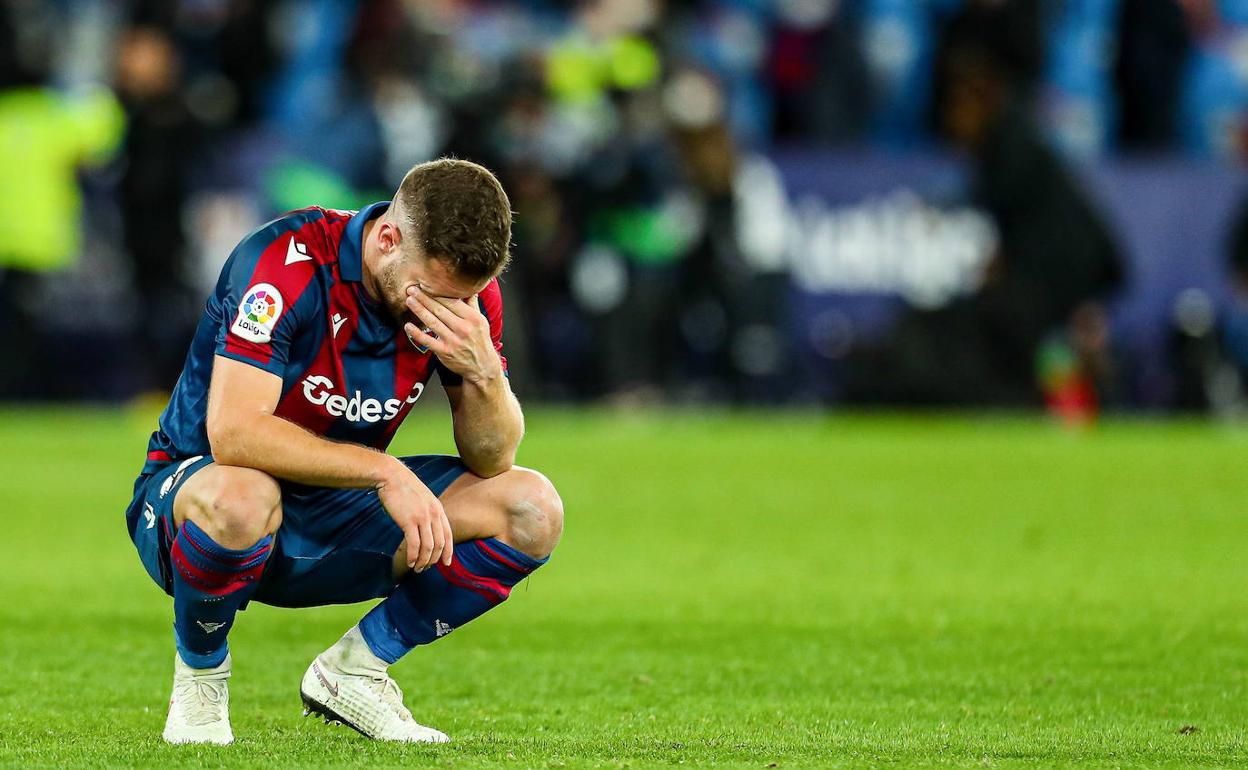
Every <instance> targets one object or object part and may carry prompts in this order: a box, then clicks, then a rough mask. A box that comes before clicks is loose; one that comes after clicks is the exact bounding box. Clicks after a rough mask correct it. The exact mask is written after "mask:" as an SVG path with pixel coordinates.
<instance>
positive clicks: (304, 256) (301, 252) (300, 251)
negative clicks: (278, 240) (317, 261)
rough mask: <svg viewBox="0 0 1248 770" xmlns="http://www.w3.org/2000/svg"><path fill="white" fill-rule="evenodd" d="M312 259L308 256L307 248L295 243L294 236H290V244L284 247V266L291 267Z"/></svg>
mask: <svg viewBox="0 0 1248 770" xmlns="http://www.w3.org/2000/svg"><path fill="white" fill-rule="evenodd" d="M311 261H312V257H310V256H309V255H308V247H307V246H304V245H303V244H302V243H296V242H295V236H293V235H292V236H290V243H289V244H288V245H287V246H286V264H288V265H293V264H295V263H296V262H311Z"/></svg>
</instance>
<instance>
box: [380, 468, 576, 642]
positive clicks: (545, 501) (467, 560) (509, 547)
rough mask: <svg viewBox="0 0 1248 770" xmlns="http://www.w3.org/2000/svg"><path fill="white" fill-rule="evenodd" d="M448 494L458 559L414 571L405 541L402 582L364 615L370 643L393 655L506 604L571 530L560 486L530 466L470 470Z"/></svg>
mask: <svg viewBox="0 0 1248 770" xmlns="http://www.w3.org/2000/svg"><path fill="white" fill-rule="evenodd" d="M440 499H441V500H442V504H443V505H444V506H445V508H446V515H447V518H449V519H450V521H451V529H452V531H453V533H454V535H455V556H454V558H453V559H452V561H451V565H450V566H449V567H447V566H444V565H442V564H437V565H435V566H434V567H431V568H429V569H427V570H425V571H423V572H419V573H413V572H411V571H410V570H408V569H407V565H406V561H405V560H406V555H405V554H406V543H404V544H403V545H400V546H399V550H398V552H397V553H396V554H395V565H396V568H397V569H399V570H401V574H403V577H402V579H401V580H400V582H399V585H398V587H397V588H396V589H395V591H394V593H393V594H391V595H390V597H389V598H387V599H386V600H385V601H384V602H382V603H381V604H378V605H377V606H376V607H374V608H373V610H372V611H371V612H369V613H368V615H366V616H364V619H363V620H362V621H360V631H361V632H362V634H363V637H364V641H365V642H366V643H367V644H368V646H369V649H370V650H372V651H373V653H374V654H375V655H377V657H379V658H381V659H382V660H384V661H386V662H387V663H394V662H396V661H398V659H399V658H401V657H402V656H403V655H405V654H407V653H408V652H409V651H410V650H412V649H413V648H414V647H417V646H418V645H422V644H429V643H430V642H433V641H435V640H437V639H439V638H441V637H442V636H445V635H446V634H448V633H450V632H451V631H453V630H454V629H456V628H459V627H460V626H462V625H464V624H465V623H467V622H468V621H470V620H472V619H474V618H476V617H479V616H480V615H482V614H484V613H485V612H486V611H488V610H489V609H491V608H492V607H495V606H497V605H499V604H501V603H502V602H503V601H504V600H506V599H507V597H508V596H509V595H510V593H511V589H512V588H513V587H514V586H515V585H516V584H517V583H519V582H520V581H521V580H524V578H525V577H527V576H528V575H529V573H531V572H533V570H535V569H537V568H538V567H540V566H542V565H543V564H545V563H546V560H547V559H548V558H549V557H550V554H551V552H552V551H554V549H555V546H556V545H557V544H558V542H559V536H560V535H561V534H562V533H563V503H562V501H561V500H560V499H559V493H558V492H556V491H555V488H554V486H553V485H552V484H551V483H550V481H548V480H547V479H546V477H545V476H543V475H542V474H540V473H538V472H536V471H532V470H528V469H527V468H515V469H512V470H510V471H508V472H506V473H504V474H502V475H499V476H496V477H494V478H492V479H481V478H479V477H477V476H474V475H472V474H467V473H466V474H464V475H463V476H460V477H459V478H458V479H456V480H455V482H454V483H452V484H451V486H450V487H449V488H448V489H447V490H446V492H445V493H444V494H443V496H442V497H441V498H440Z"/></svg>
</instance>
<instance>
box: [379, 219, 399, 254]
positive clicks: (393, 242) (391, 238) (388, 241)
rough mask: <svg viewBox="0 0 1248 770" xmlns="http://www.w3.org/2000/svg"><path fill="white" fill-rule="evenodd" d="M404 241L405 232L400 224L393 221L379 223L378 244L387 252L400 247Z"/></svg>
mask: <svg viewBox="0 0 1248 770" xmlns="http://www.w3.org/2000/svg"><path fill="white" fill-rule="evenodd" d="M402 242H403V234H402V233H401V232H399V226H398V225H396V224H395V223H393V222H385V221H383V222H381V223H380V224H378V225H377V245H378V246H380V247H381V250H382V251H383V252H385V253H387V254H389V253H390V252H391V251H394V250H395V249H397V248H399V245H400V244H402Z"/></svg>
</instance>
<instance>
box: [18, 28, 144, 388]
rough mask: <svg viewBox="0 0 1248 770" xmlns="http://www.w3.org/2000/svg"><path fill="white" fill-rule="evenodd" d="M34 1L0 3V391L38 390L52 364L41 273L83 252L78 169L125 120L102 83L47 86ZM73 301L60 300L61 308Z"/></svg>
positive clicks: (47, 39)
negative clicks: (68, 88)
mask: <svg viewBox="0 0 1248 770" xmlns="http://www.w3.org/2000/svg"><path fill="white" fill-rule="evenodd" d="M44 11H45V9H43V8H41V7H39V6H38V5H36V4H32V3H12V4H5V5H3V6H0V205H2V206H4V210H5V211H8V212H20V213H11V214H10V215H9V216H6V217H5V219H4V224H3V225H0V347H2V348H3V350H4V351H5V365H4V366H3V367H0V396H2V397H38V396H40V395H43V394H44V393H45V392H46V391H45V389H44V387H43V386H44V384H45V380H46V378H47V376H48V372H49V371H50V370H51V367H50V365H49V363H48V361H49V358H48V356H47V351H48V349H49V347H50V346H51V345H52V342H51V340H50V339H48V336H47V335H46V333H45V329H44V326H43V324H44V322H46V321H47V320H48V312H47V308H46V307H43V306H42V303H41V301H40V299H41V296H42V292H41V286H40V279H42V278H44V277H46V276H49V275H53V274H56V273H57V272H60V271H64V270H66V269H67V268H69V267H70V266H71V265H73V264H74V262H75V261H76V260H77V258H78V256H79V254H80V252H81V250H82V222H81V215H82V208H81V196H80V193H79V189H78V182H77V179H76V174H77V171H78V169H79V167H80V166H82V165H83V164H86V163H91V164H97V165H98V164H100V163H102V162H103V161H105V160H107V158H108V156H109V155H110V154H111V153H112V152H113V151H114V150H115V149H116V148H117V146H118V143H119V142H120V139H121V131H122V128H123V126H124V123H125V118H124V116H123V114H122V111H121V108H120V107H119V106H118V104H117V101H116V100H115V99H114V98H113V96H112V94H110V93H108V92H107V91H105V90H103V89H94V90H88V91H85V92H82V93H77V94H68V93H62V92H59V91H56V90H54V89H51V88H48V87H46V86H45V85H44V83H45V82H46V78H47V75H48V72H47V68H48V57H49V54H50V51H51V47H50V44H51V41H52V37H51V32H52V30H53V29H54V28H55V20H54V19H51V18H48V17H46V16H44V14H43V12H44ZM68 311H69V309H66V308H61V309H59V312H60V313H65V312H68Z"/></svg>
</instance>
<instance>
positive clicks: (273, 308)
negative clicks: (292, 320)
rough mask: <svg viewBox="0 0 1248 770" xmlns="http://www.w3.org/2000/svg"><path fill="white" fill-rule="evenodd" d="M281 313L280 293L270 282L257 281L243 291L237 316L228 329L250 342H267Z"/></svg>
mask: <svg viewBox="0 0 1248 770" xmlns="http://www.w3.org/2000/svg"><path fill="white" fill-rule="evenodd" d="M281 314H282V295H281V293H280V292H279V291H278V290H277V287H275V286H273V284H270V283H258V284H256V285H255V286H252V287H251V288H250V289H248V290H247V291H246V292H244V293H243V301H242V303H240V304H239V306H238V316H237V317H236V318H235V319H234V325H233V326H232V327H230V331H232V332H234V333H235V334H237V335H238V336H240V337H242V338H243V339H245V340H251V341H252V342H269V341H270V340H272V339H273V327H274V326H276V325H277V319H278V317H279V316H280V315H281Z"/></svg>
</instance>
